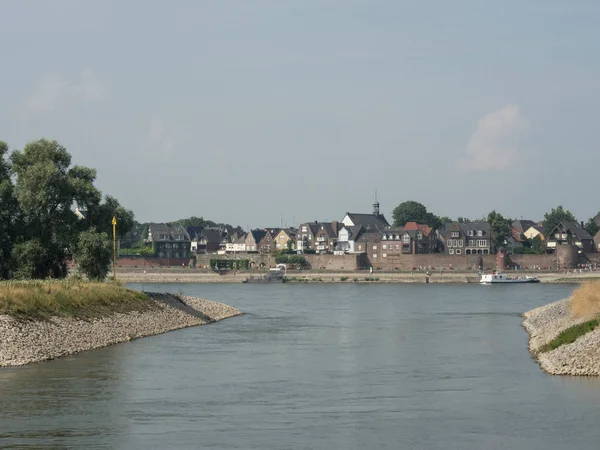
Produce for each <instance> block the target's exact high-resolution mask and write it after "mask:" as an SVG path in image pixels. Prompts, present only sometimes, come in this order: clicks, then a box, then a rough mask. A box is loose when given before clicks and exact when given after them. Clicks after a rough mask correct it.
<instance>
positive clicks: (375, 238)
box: [355, 231, 381, 243]
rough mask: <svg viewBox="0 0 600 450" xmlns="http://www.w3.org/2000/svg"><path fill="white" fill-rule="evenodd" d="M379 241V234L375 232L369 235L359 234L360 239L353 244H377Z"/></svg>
mask: <svg viewBox="0 0 600 450" xmlns="http://www.w3.org/2000/svg"><path fill="white" fill-rule="evenodd" d="M379 241H381V233H380V232H377V231H373V232H369V233H361V235H360V237H359V238H358V239H357V240H356V241H355V242H361V243H362V242H379Z"/></svg>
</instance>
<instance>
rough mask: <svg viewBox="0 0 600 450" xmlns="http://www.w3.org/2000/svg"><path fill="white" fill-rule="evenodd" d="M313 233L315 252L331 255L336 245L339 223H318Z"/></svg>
mask: <svg viewBox="0 0 600 450" xmlns="http://www.w3.org/2000/svg"><path fill="white" fill-rule="evenodd" d="M317 226H318V229H317V232H316V233H315V235H314V236H315V241H314V243H315V250H316V251H317V253H333V251H334V249H335V244H336V243H337V237H338V229H339V227H340V224H339V222H335V221H334V222H320V223H318V224H317Z"/></svg>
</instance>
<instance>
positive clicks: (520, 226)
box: [512, 220, 537, 234]
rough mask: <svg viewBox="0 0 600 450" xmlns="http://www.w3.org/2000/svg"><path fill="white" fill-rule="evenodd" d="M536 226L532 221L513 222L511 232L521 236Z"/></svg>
mask: <svg viewBox="0 0 600 450" xmlns="http://www.w3.org/2000/svg"><path fill="white" fill-rule="evenodd" d="M535 226H537V222H534V221H533V220H514V221H513V223H512V228H513V230H516V231H517V232H518V233H520V234H523V233H525V232H526V231H527V230H529V229H530V228H531V227H535Z"/></svg>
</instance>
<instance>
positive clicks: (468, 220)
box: [456, 217, 472, 223]
mask: <svg viewBox="0 0 600 450" xmlns="http://www.w3.org/2000/svg"><path fill="white" fill-rule="evenodd" d="M456 221H457V222H458V223H471V222H472V220H471V219H468V218H466V217H459V218H457V219H456Z"/></svg>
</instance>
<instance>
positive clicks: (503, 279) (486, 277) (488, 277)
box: [479, 271, 540, 284]
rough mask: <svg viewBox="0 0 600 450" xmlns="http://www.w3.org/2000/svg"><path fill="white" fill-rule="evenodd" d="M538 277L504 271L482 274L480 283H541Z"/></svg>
mask: <svg viewBox="0 0 600 450" xmlns="http://www.w3.org/2000/svg"><path fill="white" fill-rule="evenodd" d="M539 282H540V280H539V279H538V278H537V277H530V276H525V277H513V276H510V275H506V274H504V273H502V272H495V271H494V272H492V273H484V274H482V275H481V280H479V283H480V284H501V283H502V284H505V283H539Z"/></svg>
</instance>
